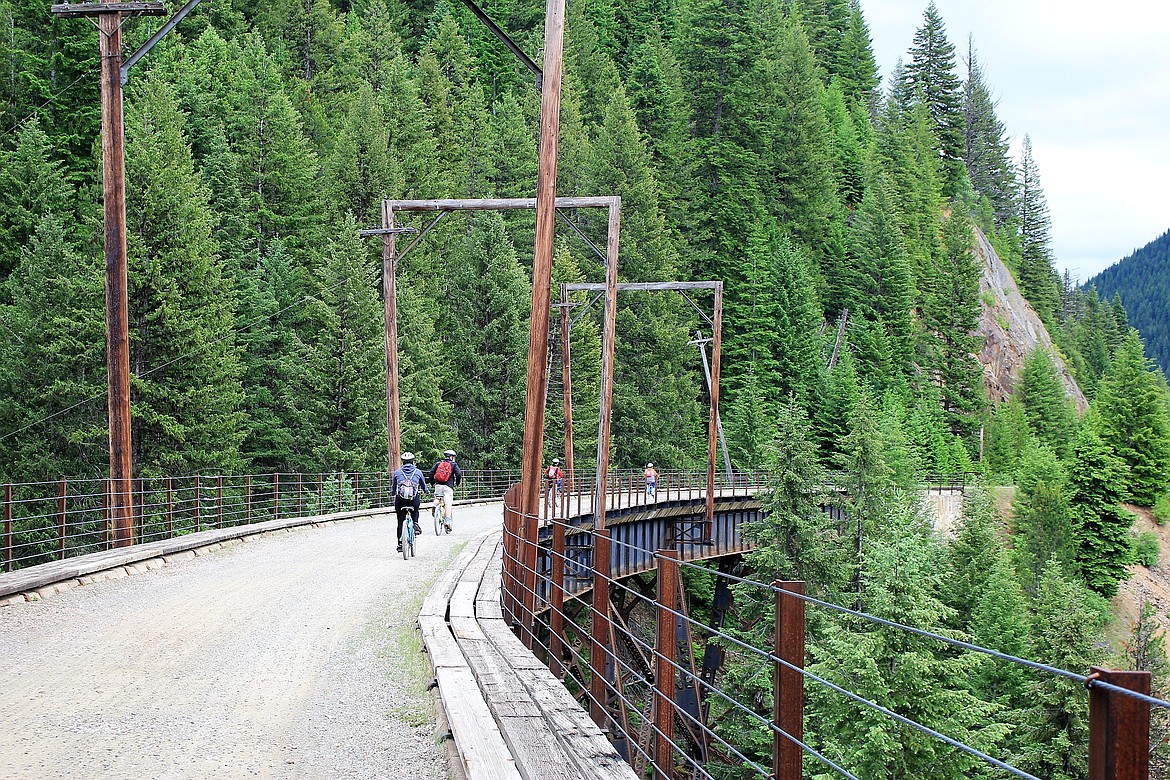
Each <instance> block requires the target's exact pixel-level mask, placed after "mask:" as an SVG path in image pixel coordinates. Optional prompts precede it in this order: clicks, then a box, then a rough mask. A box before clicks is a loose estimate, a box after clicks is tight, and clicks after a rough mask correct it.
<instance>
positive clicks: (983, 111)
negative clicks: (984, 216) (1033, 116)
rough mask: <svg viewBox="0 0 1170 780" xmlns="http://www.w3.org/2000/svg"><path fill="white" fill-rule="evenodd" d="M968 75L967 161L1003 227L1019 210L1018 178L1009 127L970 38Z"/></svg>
mask: <svg viewBox="0 0 1170 780" xmlns="http://www.w3.org/2000/svg"><path fill="white" fill-rule="evenodd" d="M966 63H967V79H966V81H964V82H963V119H964V128H965V132H964V134H963V136H964V137H963V140H964V144H963V146H964V149H965V151H966V154H965V155H964V162H965V164H966V168H967V176H968V177H970V179H971V186H972V187H974V188H975V192H977V193H978V194H979V195H981V196H983V197H985V198H987V200H988V202H989V203H990V204H991V211H992V216H993V221H994V224H993V225H984V226H983V227H984V228H985V229H988V228H991V227H995V228H996V229H997V230H998V229H1003V228H1004V227H1005V226H1006V224H1007V222H1008V220H1010V219H1012V218H1013V217H1014V216H1015V214H1016V202H1015V199H1016V181H1015V171H1014V170H1013V166H1012V162H1011V150H1010V144H1009V143H1008V138H1007V130H1006V129H1005V127H1004V125H1003V122H1001V121H1000V120H999V117H998V116H996V113H995V107H996V101H995V100H994V99H993V98H992V97H991V90H990V89H989V88H988V86H987V84H986V83H985V82H984V80H983V67H982V65H981V64H980V63H979V61H978V59H977V58H976V56H975V46H974V43H973V42H972V41H971V40H970V39H968V42H967V57H966Z"/></svg>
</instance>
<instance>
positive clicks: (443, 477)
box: [434, 460, 452, 482]
mask: <svg viewBox="0 0 1170 780" xmlns="http://www.w3.org/2000/svg"><path fill="white" fill-rule="evenodd" d="M451 468H452V467H451V461H449V460H441V461H439V462H438V464H437V465H436V466H435V475H434V479H435V482H446V481H447V480H449V479H451Z"/></svg>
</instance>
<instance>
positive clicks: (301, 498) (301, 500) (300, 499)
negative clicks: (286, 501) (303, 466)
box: [297, 471, 305, 517]
mask: <svg viewBox="0 0 1170 780" xmlns="http://www.w3.org/2000/svg"><path fill="white" fill-rule="evenodd" d="M301 487H302V483H301V472H299V471H298V472H297V517H304V516H305V493H304V491H303V490H302V489H301Z"/></svg>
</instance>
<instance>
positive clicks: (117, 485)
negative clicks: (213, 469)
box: [50, 2, 166, 547]
mask: <svg viewBox="0 0 1170 780" xmlns="http://www.w3.org/2000/svg"><path fill="white" fill-rule="evenodd" d="M50 11H51V13H53V14H54V15H55V16H60V17H65V18H68V17H77V16H96V17H97V18H98V19H97V28H98V38H99V47H100V48H99V52H100V54H101V94H102V202H103V205H104V207H105V240H104V244H105V254H106V369H107V373H108V380H109V381H108V393H107V408H108V410H109V420H110V515H109V517H110V520H109V522H110V525H111V530H112V534H111V541H112V543H113V545H114V546H115V547H125V546H127V545H131V544H134V507H133V494H134V490H133V484H132V481H131V480H132V479H133V466H134V464H133V457H132V456H133V448H132V445H131V438H130V317H129V311H128V310H129V303H128V297H129V296H128V292H127V281H126V160H125V155H124V142H125V137H124V135H123V132H122V14H123V13H125V14H130V15H147V16H161V15H165V14H166V9H165V8H163V4H162V3H159V2H149V3H131V2H113V3H81V4H64V5H54V6H53V7H52V8H51V9H50Z"/></svg>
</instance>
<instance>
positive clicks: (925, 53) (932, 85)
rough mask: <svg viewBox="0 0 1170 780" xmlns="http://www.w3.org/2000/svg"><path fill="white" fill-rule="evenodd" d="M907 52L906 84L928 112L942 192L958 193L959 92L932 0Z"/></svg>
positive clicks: (951, 53) (951, 54) (952, 53)
mask: <svg viewBox="0 0 1170 780" xmlns="http://www.w3.org/2000/svg"><path fill="white" fill-rule="evenodd" d="M909 54H910V62H909V64H907V65H906V74H905V77H906V80H907V85H908V88H909V89H910V90H911V91H912V93H913V94H914V95H915V100H920V101H922V103H923V104H924V105H925V106H926V109H927V111H928V113H929V114H930V120H931V129H932V130H933V132H934V134H935V137H936V138H937V139H938V142H937V143H938V145H939V146H938V149H939V153H940V156H941V157H942V159H943V163H944V164H943V174H944V180H945V182H946V188H945V191H946V192H947V194H950V195H953V194H955V193H956V192H958V188H959V180H960V178H961V176H962V170H963V167H962V161H963V156H964V155H963V151H964V150H963V124H964V123H963V111H962V91H961V89H960V82H959V77H958V75H956V73H955V47H954V45H953V44H951V42H950V41H949V40H947V30H946V25H945V24H944V23H943V20H942V16H941V15H940V14H939V12H938V8H936V7H935V5H934V2H933V0H932V2H931V3H930V5H928V6H927V7H926V11H925V12H924V13H923V22H922V26H921V27H919V28H918V31H917V32H915V33H914V45H913V46H911V47H910V51H909Z"/></svg>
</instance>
